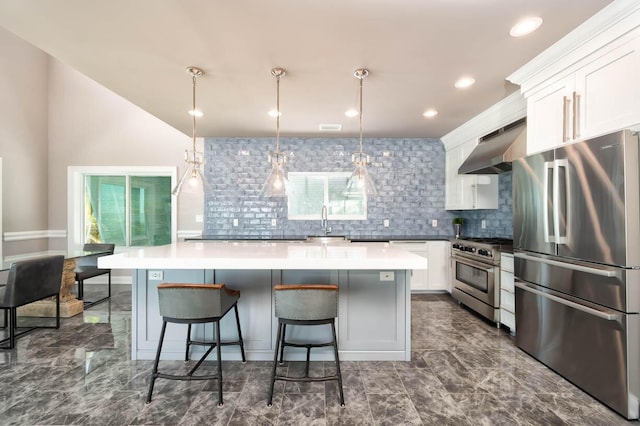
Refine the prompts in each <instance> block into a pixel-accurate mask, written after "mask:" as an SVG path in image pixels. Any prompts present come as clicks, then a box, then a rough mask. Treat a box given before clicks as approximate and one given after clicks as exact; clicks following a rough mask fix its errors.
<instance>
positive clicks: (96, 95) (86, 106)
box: [0, 28, 204, 255]
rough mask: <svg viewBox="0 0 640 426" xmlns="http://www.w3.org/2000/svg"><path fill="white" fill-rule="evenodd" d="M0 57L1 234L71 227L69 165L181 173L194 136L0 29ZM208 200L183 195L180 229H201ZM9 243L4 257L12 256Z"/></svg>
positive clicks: (54, 243) (59, 245)
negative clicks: (167, 168) (198, 218)
mask: <svg viewBox="0 0 640 426" xmlns="http://www.w3.org/2000/svg"><path fill="white" fill-rule="evenodd" d="M0 59H1V60H0V94H1V95H0V157H2V158H3V159H4V171H3V179H2V180H3V185H4V192H3V201H4V202H3V209H4V210H3V213H4V214H3V225H4V226H3V227H4V232H19V231H25V232H29V231H31V232H33V231H40V230H43V231H46V230H54V231H58V230H62V231H64V230H66V228H67V192H66V191H67V167H68V166H118V165H123V166H124V165H126V166H174V167H175V166H177V167H178V168H179V173H180V172H181V171H182V170H183V159H184V150H185V148H187V147H189V146H190V143H191V137H190V135H185V134H183V133H181V132H179V131H178V130H176V129H175V128H173V127H171V126H169V125H167V124H166V123H164V122H162V121H160V120H158V119H157V118H155V117H154V116H152V115H150V114H149V113H147V112H146V111H144V110H142V109H140V108H138V107H137V106H135V105H133V104H132V103H131V102H129V101H127V100H125V99H124V98H122V97H120V96H119V95H117V94H115V93H113V92H112V91H110V90H108V89H106V88H105V87H103V86H101V85H100V84H98V83H96V82H95V81H93V80H91V79H90V78H88V77H86V76H84V75H82V74H80V73H79V72H77V71H75V70H74V69H72V68H71V67H69V66H67V65H65V64H64V63H62V62H60V61H59V60H57V59H55V58H53V57H51V56H49V55H47V54H46V53H44V52H42V51H41V50H39V49H36V48H35V47H33V46H31V45H30V44H28V43H26V42H24V41H22V40H21V39H19V38H17V37H15V36H14V35H12V34H11V33H9V32H7V31H5V30H4V29H1V28H0ZM186 87H187V89H185V90H189V89H188V87H189V86H186ZM158 90H161V88H159V89H158ZM184 109H185V121H187V120H189V121H190V120H191V118H190V116H189V115H188V114H187V110H188V109H189V105H185V106H184ZM203 202H204V201H203V196H202V195H201V194H198V195H190V194H181V195H180V198H179V200H178V231H181V230H200V229H202V224H201V223H196V222H195V216H196V215H197V214H200V215H201V214H202V212H203ZM38 242H39V244H40V245H42V243H43V241H42V240H39V241H38ZM10 244H16V243H10ZM10 244H8V243H6V242H5V243H4V248H5V253H4V254H5V255H9V254H13V253H12V251H11V250H7V247H8V245H10ZM33 244H34V243H33V242H31V243H30V245H25V243H24V242H22V245H21V250H19V251H38V250H46V249H47V248H49V249H56V250H57V249H65V248H66V247H67V244H66V239H64V238H59V239H55V238H54V239H53V240H51V241H50V243H49V245H48V246H47V240H46V238H45V239H44V247H43V248H42V247H39V248H36V247H34V245H33Z"/></svg>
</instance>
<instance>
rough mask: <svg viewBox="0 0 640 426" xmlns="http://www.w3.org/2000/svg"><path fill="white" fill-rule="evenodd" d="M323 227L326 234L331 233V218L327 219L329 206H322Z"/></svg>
mask: <svg viewBox="0 0 640 426" xmlns="http://www.w3.org/2000/svg"><path fill="white" fill-rule="evenodd" d="M320 217H321V223H322V229H324V235H325V236H326V235H327V234H329V233H331V227H330V226H329V219H327V217H328V215H327V206H325V205H323V206H322V212H321V213H320Z"/></svg>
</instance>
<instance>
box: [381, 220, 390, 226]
mask: <svg viewBox="0 0 640 426" xmlns="http://www.w3.org/2000/svg"><path fill="white" fill-rule="evenodd" d="M382 224H383V225H384V227H385V228H388V227H389V219H385V220H383V221H382Z"/></svg>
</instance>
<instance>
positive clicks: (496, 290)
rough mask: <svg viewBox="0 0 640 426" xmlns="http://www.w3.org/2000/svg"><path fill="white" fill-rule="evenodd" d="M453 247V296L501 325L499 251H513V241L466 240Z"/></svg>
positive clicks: (460, 240)
mask: <svg viewBox="0 0 640 426" xmlns="http://www.w3.org/2000/svg"><path fill="white" fill-rule="evenodd" d="M451 247H452V250H451V272H452V273H451V276H452V278H453V289H452V292H451V295H452V296H453V297H454V298H455V299H456V300H457V301H459V302H460V303H462V304H464V305H465V306H467V307H469V308H471V309H473V310H474V311H476V312H477V313H479V314H480V315H482V316H484V317H485V318H487V319H488V320H490V321H493V322H495V323H496V324H499V322H500V316H499V315H500V252H501V251H505V250H509V251H511V250H513V240H509V239H505V238H465V239H458V240H454V241H453V242H452V246H451Z"/></svg>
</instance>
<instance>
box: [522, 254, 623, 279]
mask: <svg viewBox="0 0 640 426" xmlns="http://www.w3.org/2000/svg"><path fill="white" fill-rule="evenodd" d="M513 257H517V258H520V259H524V260H530V261H532V262H539V263H545V264H547V265H551V266H559V267H560V268H565V269H571V270H573V271H578V272H586V273H588V274H593V275H600V276H601V277H615V276H617V275H618V272H617V271H614V270H611V269H600V268H592V267H589V266H582V265H574V264H573V263H567V262H559V261H557V260H551V259H545V258H543V257H536V256H530V255H528V254H525V253H514V254H513Z"/></svg>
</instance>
